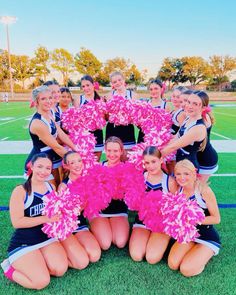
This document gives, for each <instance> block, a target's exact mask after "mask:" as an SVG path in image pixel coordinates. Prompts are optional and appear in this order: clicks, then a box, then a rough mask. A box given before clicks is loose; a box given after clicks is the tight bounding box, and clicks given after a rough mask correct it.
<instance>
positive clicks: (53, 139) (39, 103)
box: [25, 86, 75, 185]
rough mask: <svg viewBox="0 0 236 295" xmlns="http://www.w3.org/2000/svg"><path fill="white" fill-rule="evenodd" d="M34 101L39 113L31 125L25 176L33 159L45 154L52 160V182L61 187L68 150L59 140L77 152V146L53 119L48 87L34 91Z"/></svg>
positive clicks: (41, 87)
mask: <svg viewBox="0 0 236 295" xmlns="http://www.w3.org/2000/svg"><path fill="white" fill-rule="evenodd" d="M32 99H33V101H34V102H35V103H36V109H37V112H36V113H35V114H34V115H33V117H32V119H31V121H30V124H29V133H30V137H31V139H32V142H33V149H32V150H31V152H30V154H29V156H28V158H27V160H26V163H25V176H26V174H27V171H28V167H27V165H28V163H29V162H30V161H31V159H32V157H33V156H34V155H35V154H37V153H40V152H45V153H47V154H48V155H49V157H50V158H51V160H52V163H53V166H52V168H53V169H52V176H50V181H52V182H53V183H54V184H55V185H59V183H60V182H61V180H60V172H59V168H60V167H61V165H62V157H63V156H64V154H65V153H66V152H67V150H66V149H65V148H64V146H62V145H61V144H59V143H58V141H57V139H59V140H60V141H61V142H62V143H64V144H65V145H67V146H69V147H70V148H71V149H72V150H75V146H74V144H73V143H72V141H71V140H70V138H69V137H68V135H66V134H65V133H64V132H63V130H62V129H61V128H60V126H59V125H57V124H55V121H54V120H53V119H52V117H51V113H50V109H51V105H52V100H53V98H52V95H51V91H50V89H49V88H48V87H47V86H40V87H37V88H35V89H34V90H33V92H32Z"/></svg>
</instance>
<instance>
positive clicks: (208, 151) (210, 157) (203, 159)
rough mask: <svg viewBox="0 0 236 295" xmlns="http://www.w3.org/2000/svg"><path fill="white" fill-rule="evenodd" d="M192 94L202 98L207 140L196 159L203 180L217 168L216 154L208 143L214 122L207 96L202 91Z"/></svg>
mask: <svg viewBox="0 0 236 295" xmlns="http://www.w3.org/2000/svg"><path fill="white" fill-rule="evenodd" d="M193 94H194V95H197V96H198V97H200V99H201V100H202V105H203V109H202V118H203V121H204V124H205V125H206V128H207V141H206V146H205V149H204V150H203V151H199V152H198V153H197V160H198V162H199V174H200V176H201V179H202V180H203V181H205V182H207V180H208V179H209V177H210V176H211V175H212V174H213V173H215V172H216V171H217V170H218V164H217V163H218V155H217V152H216V151H215V149H214V148H213V146H212V145H211V143H210V136H211V128H212V125H213V124H214V118H213V116H212V114H211V110H210V108H209V96H208V95H207V94H206V92H204V91H194V92H193Z"/></svg>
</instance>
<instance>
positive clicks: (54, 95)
mask: <svg viewBox="0 0 236 295" xmlns="http://www.w3.org/2000/svg"><path fill="white" fill-rule="evenodd" d="M48 88H49V89H50V90H51V92H52V98H53V101H52V104H53V106H55V105H56V104H57V103H59V100H60V97H61V91H60V87H59V85H49V86H48Z"/></svg>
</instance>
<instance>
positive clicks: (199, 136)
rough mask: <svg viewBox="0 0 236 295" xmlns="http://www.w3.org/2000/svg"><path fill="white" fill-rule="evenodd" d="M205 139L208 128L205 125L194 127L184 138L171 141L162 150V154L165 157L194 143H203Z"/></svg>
mask: <svg viewBox="0 0 236 295" xmlns="http://www.w3.org/2000/svg"><path fill="white" fill-rule="evenodd" d="M205 137H206V127H205V126H203V125H198V126H194V127H192V128H191V129H190V130H189V131H188V132H187V133H186V134H184V135H183V136H181V137H179V138H176V139H175V140H173V141H171V142H170V143H169V144H168V145H167V146H166V147H165V148H164V149H162V150H161V154H162V156H163V157H164V156H166V155H169V154H170V153H172V152H174V151H176V150H178V149H180V148H183V147H185V146H187V145H189V144H191V143H193V142H194V141H202V140H203V139H204V138H205Z"/></svg>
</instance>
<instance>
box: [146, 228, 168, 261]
mask: <svg viewBox="0 0 236 295" xmlns="http://www.w3.org/2000/svg"><path fill="white" fill-rule="evenodd" d="M169 241H170V237H169V236H167V235H166V234H162V233H151V235H150V238H149V240H148V243H147V249H146V259H147V262H148V263H150V264H155V263H157V262H159V261H160V260H161V259H162V257H163V255H164V253H165V250H166V248H167V246H168V244H169Z"/></svg>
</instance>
